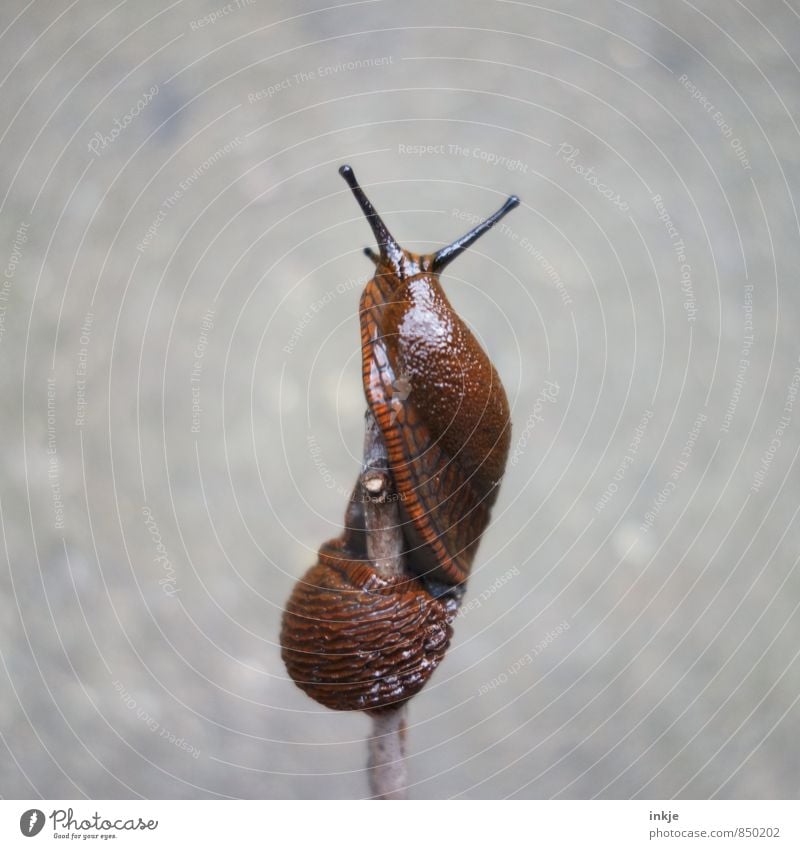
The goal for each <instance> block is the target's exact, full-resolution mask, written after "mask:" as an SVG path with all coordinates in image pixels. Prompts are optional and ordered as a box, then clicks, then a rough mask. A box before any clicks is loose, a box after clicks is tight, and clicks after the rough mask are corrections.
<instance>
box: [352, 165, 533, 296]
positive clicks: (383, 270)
mask: <svg viewBox="0 0 800 849" xmlns="http://www.w3.org/2000/svg"><path fill="white" fill-rule="evenodd" d="M339 173H340V174H341V175H342V177H344V179H345V181H346V182H347V185H348V186H350V189H351V190H352V192H353V194H354V195H355V198H356V201H358V205H359V206H360V207H361V210H362V212H363V213H364V215H365V216H366V217H367V221H369V224H370V227H372V232H373V233H374V234H375V240H376V241H377V242H378V249H379V253H377V254H376V253H375V252H374V251H373V250H372V248H365V249H364V253H365V254H366V255H367V256H368V257H369V258H370V259H371V260H372V261H373V262H374V263H375V266H376V269H377V271H376V273H377V274H381V275H392V276H394V277H396V278H397V279H398V280H402V279H404V278H406V277H412V276H413V275H415V274H420V273H422V272H431V273H433V274H436V275H438V274H440V273H441V271H442V270H443V269H444V268H445V267H446V266H447V265H449V264H450V263H451V262H452V261H453V260H454V259H455V258H456V257H457V256H459V255H460V254H462V253H463V252H464V251H465V250H466V249H467V248H468V247H469V246H470V245H471V244H473V242H475V241H477V240H478V239H479V238H480V237H481V236H482V235H483V234H484V233H486V232H487V231H488V230H490V229H491V228H492V227H493V226H494V225H495V224H497V222H498V221H499V220H500V219H501V218H502V217H503V216H504V215H506V214H507V213H509V212H511V210H512V209H514V208H515V207H517V206H519V198H518V197H517V196H516V195H511V197H509V198H508V200H507V201H506V202H505V203H504V204H503V205H502V206H501V207H500V209H498V210H497V212H495V213H494V214H493V215H490V216H489V217H488V218H487V219H486V220H485V221H482V222H481V223H480V224H478V225H477V226H476V227H474V228H473V229H472V230H470V231H469V233H466V234H465V235H464V236H462V237H461V238H460V239H456V240H455V242H453V243H451V244H449V245H447V246H445V247H443V248H440V249H439V250H438V251H436V252H435V253H432V254H415V253H412V252H411V251H407V250H405V249H404V248H401V247H400V245H399V244H398V243H397V241H395V238H394V236H392V234H391V233H390V232H389V228H388V227H387V226H386V225H385V224H384V222H383V220H382V219H381V217H380V215H378V213H377V212H376V211H375V207H374V206H373V205H372V204H371V203H370V201H369V198H368V197H367V196H366V195H365V194H364V190H363V189H362V188H361V186H360V185H359V184H358V180H356V175H355V174H354V173H353V169H352V168H351V167H350V166H349V165H342V167H341V168H340V169H339Z"/></svg>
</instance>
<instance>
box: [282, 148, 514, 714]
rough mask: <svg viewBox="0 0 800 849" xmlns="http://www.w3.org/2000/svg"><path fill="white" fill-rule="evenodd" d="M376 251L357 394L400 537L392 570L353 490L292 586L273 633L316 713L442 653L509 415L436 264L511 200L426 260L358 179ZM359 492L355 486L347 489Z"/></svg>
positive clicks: (419, 670)
mask: <svg viewBox="0 0 800 849" xmlns="http://www.w3.org/2000/svg"><path fill="white" fill-rule="evenodd" d="M340 173H341V174H342V176H343V177H344V178H345V180H346V181H347V183H348V185H349V186H350V188H351V189H352V191H353V194H354V195H355V197H356V200H357V201H358V203H359V205H360V206H361V209H362V210H363V212H364V214H365V215H366V216H367V219H368V220H369V223H370V225H371V227H372V230H373V233H374V234H375V237H376V239H377V242H378V245H379V249H380V251H379V253H377V254H376V253H374V252H373V251H372V250H370V249H367V250H366V253H367V255H368V256H369V257H370V258H371V259H372V260H373V262H374V263H375V276H374V277H373V278H372V280H370V281H369V283H368V284H367V286H366V288H365V290H364V293H363V295H362V297H361V304H360V321H361V349H362V375H363V383H364V393H365V395H366V399H367V403H368V405H369V408H370V411H371V412H372V415H373V416H374V418H375V420H376V422H377V424H378V427H379V428H380V432H381V436H382V439H383V443H384V445H385V448H386V453H387V454H388V462H389V471H390V472H391V476H392V479H393V482H394V486H395V489H396V494H397V499H398V504H399V508H400V513H401V517H402V533H403V539H404V543H405V551H404V555H405V564H406V566H407V567H408V568H407V572H408V573H407V575H405V576H404V577H397V576H384V575H381V574H379V573H378V572H377V570H376V569H375V567H374V564H373V563H372V562H371V561H370V560H369V558H368V556H367V547H366V543H365V538H366V530H365V527H364V514H363V510H362V509H361V507H360V505H359V504H358V498H357V497H356V494H355V493H354V498H353V500H351V503H350V506H349V508H348V512H347V515H346V517H345V525H346V528H345V530H344V531H343V533H342V534H341V536H339V537H338V538H336V539H334V540H330V541H328V542H326V543H325V544H324V545H323V546H322V547H321V548H320V550H319V554H318V560H317V563H316V564H315V565H314V566H313V567H312V568H311V569H310V570H309V571H308V572H307V573H306V574H305V576H304V577H303V578H302V579H301V580H300V581H298V582H297V584H296V585H295V588H294V591H293V592H292V595H291V597H290V599H289V601H288V603H287V605H286V609H285V611H284V616H283V626H282V631H281V646H282V655H283V659H284V662H285V664H286V666H287V669H288V671H289V674H290V675H291V677H292V678H293V679H294V681H295V683H296V684H297V685H298V686H299V687H300V688H301V689H303V690H304V691H305V692H306V693H307V694H308V695H310V696H311V697H312V698H314V699H316V700H317V701H318V702H320V703H321V704H323V705H326V706H327V707H330V708H334V709H339V710H380V709H383V708H388V707H394V706H396V705H397V704H398V703H401V702H403V701H405V700H407V699H408V698H410V697H411V696H413V695H414V694H415V693H417V692H418V691H419V690H420V689H421V688H422V686H423V685H424V684H425V682H426V681H427V680H428V678H429V677H430V675H431V674H432V673H433V671H434V670H435V669H436V667H437V666H438V664H439V663H440V662H441V660H442V658H443V657H444V654H445V651H446V650H447V647H448V645H449V641H450V637H451V634H452V629H451V624H452V621H453V618H454V616H455V611H456V609H457V606H458V598H459V597H460V596H459V590H458V589H457V588H458V587H459V586H461V585H463V584H464V582H465V581H466V579H467V577H468V575H469V572H470V569H471V566H472V562H473V560H474V557H475V553H476V550H477V547H478V544H479V542H480V538H481V535H482V534H483V531H484V530H485V528H486V526H487V525H488V522H489V516H490V511H491V507H492V505H493V504H494V502H495V500H496V497H497V488H498V485H499V483H500V479H501V478H502V475H503V471H504V469H505V465H506V460H507V457H508V450H509V443H510V434H511V428H510V420H509V409H508V401H507V399H506V394H505V391H504V389H503V386H502V383H501V382H500V379H499V377H498V375H497V372H496V371H495V369H494V366H493V365H492V364H491V362H490V361H489V358H488V356H487V355H486V353H485V352H484V351H483V349H482V348H481V346H480V345H479V344H478V342H477V340H476V339H475V337H474V336H473V334H472V333H471V331H470V330H469V328H468V327H467V326H466V324H465V323H464V322H463V321H462V320H461V318H460V317H459V316H458V314H457V313H456V312H455V310H454V309H453V308H452V306H451V305H450V302H449V301H448V299H447V296H446V295H445V293H444V291H443V290H442V287H441V285H440V283H439V274H440V272H441V271H442V269H443V268H444V267H445V266H446V265H447V264H448V263H449V262H450V261H451V260H453V259H454V258H455V257H457V256H458V255H459V254H460V253H461V252H462V251H464V250H465V249H466V248H467V247H469V245H471V244H472V243H473V242H474V241H475V240H476V239H478V238H479V237H480V236H481V235H482V234H483V233H485V232H486V231H487V230H488V229H489V228H490V227H492V226H493V225H494V224H495V223H496V222H497V221H499V220H500V218H502V217H503V216H504V215H505V214H506V213H507V212H509V211H510V210H511V209H513V208H514V207H515V206H517V205H518V204H519V200H518V199H517V198H516V197H510V198H509V199H508V200H507V201H506V203H505V204H504V205H503V206H502V207H501V208H500V209H499V210H498V211H497V212H496V213H495V214H494V215H492V216H490V217H489V218H487V219H486V220H485V221H484V222H483V223H482V224H479V225H478V226H477V227H475V228H474V229H473V230H472V231H470V232H469V233H468V234H466V235H465V236H464V237H462V238H461V239H459V240H458V241H456V242H454V243H453V244H451V245H448V246H447V247H445V248H442V249H441V250H439V251H437V252H436V253H434V254H424V255H423V254H415V253H411V252H410V251H407V250H404V249H402V248H401V247H400V246H399V245H398V244H397V242H395V240H394V238H393V237H392V236H391V234H390V233H389V231H388V229H387V228H386V226H385V224H384V223H383V221H381V219H380V217H379V216H378V214H377V213H376V212H375V210H374V208H373V207H372V204H371V203H370V202H369V200H368V199H367V197H366V195H365V194H364V192H363V191H362V189H361V187H360V186H359V185H358V183H357V181H356V178H355V175H354V174H353V171H352V169H351V168H350V167H349V166H347V165H345V166H343V167H342V168H341V169H340ZM356 490H357V491H358V485H357V487H356Z"/></svg>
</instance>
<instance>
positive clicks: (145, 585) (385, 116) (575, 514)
mask: <svg viewBox="0 0 800 849" xmlns="http://www.w3.org/2000/svg"><path fill="white" fill-rule="evenodd" d="M0 18H2V19H1V20H0V32H2V37H1V38H0V45H2V50H0V81H1V83H2V86H1V87H0V108H1V109H2V120H0V131H1V132H2V135H1V136H0V172H1V173H2V179H0V190H2V196H1V197H0V201H1V202H2V211H1V212H0V216H1V217H0V231H1V235H2V242H0V245H1V247H0V358H2V368H0V381H1V382H2V398H3V403H2V407H0V416H1V417H2V422H1V423H0V428H1V430H0V432H1V433H2V439H1V440H0V451H2V481H1V482H0V520H1V525H0V527H1V529H2V546H0V560H2V568H1V569H0V660H1V661H2V663H1V664H0V681H2V685H1V686H2V699H0V735H1V736H0V743H1V744H2V745H0V795H2V796H4V797H36V796H40V795H41V796H45V797H82V796H87V797H100V798H114V797H138V796H142V797H248V798H253V797H255V798H258V797H278V798H319V797H343V798H349V797H363V796H365V795H366V794H367V785H366V778H365V774H364V764H365V743H364V738H365V735H366V734H367V733H368V731H369V722H368V719H367V718H366V717H365V716H363V715H361V714H336V713H333V712H330V711H327V710H325V709H323V708H321V707H319V706H317V705H316V704H315V703H313V702H312V701H310V700H309V699H308V698H307V697H306V696H304V695H303V693H301V692H300V691H299V690H298V689H297V688H295V686H294V685H293V684H292V683H291V682H290V681H289V680H287V677H286V674H285V670H284V668H283V665H282V663H281V660H280V655H279V649H278V647H277V645H276V641H277V636H278V629H279V621H280V613H281V609H282V605H283V603H284V601H285V600H286V598H287V596H288V594H289V592H290V590H291V587H292V585H293V583H294V581H295V580H296V579H297V578H298V577H299V576H300V575H301V574H302V573H303V572H304V571H305V569H306V568H307V567H308V566H309V565H310V564H311V563H312V562H313V560H314V557H315V552H316V549H317V547H318V546H319V544H320V543H321V542H323V541H324V540H325V539H328V538H330V537H333V536H336V535H338V533H339V529H340V527H341V523H342V517H343V514H344V508H345V503H346V498H347V494H348V493H349V491H350V487H351V485H352V482H353V481H354V479H355V475H356V474H357V471H358V464H359V459H360V454H361V439H362V427H363V422H362V412H363V408H364V400H363V395H362V391H361V387H360V369H359V337H358V319H357V305H358V297H359V293H360V290H361V287H362V286H363V284H364V282H366V280H367V278H368V275H369V273H370V268H371V264H370V263H369V261H368V260H367V259H366V258H365V257H364V256H363V255H362V254H361V250H362V248H363V247H364V246H365V245H371V244H372V237H371V235H370V232H369V228H368V225H367V223H366V221H365V220H364V219H363V217H362V216H361V214H360V212H359V211H358V209H357V207H356V205H355V203H354V201H353V199H352V197H351V196H350V194H349V191H348V190H347V188H346V186H345V185H344V183H343V181H342V180H341V178H340V177H339V175H338V174H337V168H338V166H339V165H341V164H342V163H344V162H349V163H350V164H351V165H352V166H353V167H354V169H355V171H356V174H357V175H358V177H359V179H360V180H361V182H362V184H363V185H364V186H365V187H366V189H367V191H368V192H369V194H370V196H371V198H372V199H373V201H374V203H375V205H376V207H377V208H378V209H379V211H381V212H382V213H383V215H384V216H385V219H386V221H387V223H388V224H389V226H390V228H391V229H392V230H393V232H394V234H395V235H396V237H397V238H398V240H399V241H400V242H401V243H402V244H404V245H405V246H407V247H409V248H411V249H414V250H424V249H432V248H434V247H438V246H440V245H442V244H444V243H446V242H448V241H450V240H452V239H453V238H455V237H456V236H458V235H461V233H463V232H464V231H466V230H467V229H468V227H469V226H470V224H471V222H472V221H474V220H475V219H476V218H479V217H483V216H485V215H487V214H489V213H490V212H492V211H493V210H494V209H496V208H497V207H498V206H499V205H500V203H501V202H502V200H503V199H504V197H505V196H506V195H508V194H510V193H512V192H514V193H517V194H519V196H520V197H521V198H522V201H523V203H522V206H521V207H520V208H519V209H518V210H516V211H515V212H514V213H513V214H511V215H510V216H509V217H508V218H507V219H506V221H505V224H506V226H505V227H504V228H498V229H497V230H495V231H493V232H492V233H491V234H490V235H488V236H487V237H485V238H484V239H482V240H481V241H480V242H479V243H478V244H477V245H476V246H475V247H474V249H472V250H471V251H469V252H468V254H467V255H465V256H464V257H462V258H461V259H459V261H458V262H456V263H454V264H453V265H452V266H451V267H450V268H449V269H448V271H447V272H446V274H445V276H444V278H443V285H444V286H445V289H446V291H447V292H448V295H449V296H450V297H451V299H452V302H453V303H454V305H455V306H456V308H457V309H458V311H459V312H460V314H461V315H462V316H463V318H464V319H465V320H466V321H467V322H468V323H470V325H471V326H472V327H473V328H474V330H475V332H476V333H477V334H478V336H479V338H480V339H481V341H482V344H483V345H484V346H485V348H486V349H487V350H488V351H489V353H490V356H491V357H492V359H493V361H494V362H495V364H496V366H497V369H498V371H499V373H500V375H501V376H502V379H503V381H504V383H505V386H506V388H507V391H508V395H509V398H510V400H511V403H512V405H513V422H514V436H513V448H512V452H513V453H512V461H511V464H510V465H509V468H508V472H507V475H506V478H505V480H504V483H503V486H502V490H501V495H500V499H499V501H498V503H497V506H496V508H495V513H494V517H493V523H492V526H491V528H490V529H489V531H488V532H487V534H486V536H485V537H484V541H483V544H482V548H481V552H480V555H479V558H478V562H477V564H476V568H475V571H474V573H473V575H472V578H471V581H470V585H469V591H468V594H467V597H466V600H465V608H464V612H463V615H461V616H460V617H459V619H458V621H457V623H456V629H455V638H454V642H453V645H452V646H451V648H450V651H449V654H448V656H447V658H446V661H445V662H444V663H443V664H442V666H441V667H440V668H439V670H438V671H437V672H436V674H435V676H434V677H433V679H432V680H431V682H430V683H429V685H428V686H427V687H426V689H425V690H424V691H423V692H422V693H421V694H420V695H419V696H418V697H417V698H415V699H414V700H413V702H412V704H411V727H410V732H409V747H410V762H409V769H410V776H411V781H412V787H411V789H410V793H411V795H412V797H415V798H444V797H459V796H460V797H469V798H480V797H491V798H498V797H509V796H510V797H535V798H541V797H574V798H589V797H594V796H598V797H603V798H621V797H622V798H627V797H637V796H638V797H642V798H658V797H686V798H689V797H699V798H705V797H711V796H715V797H734V798H735V797H755V798H762V797H779V798H787V797H788V798H793V797H796V796H797V795H798V792H799V791H800V786H799V784H798V773H797V763H798V756H799V755H800V753H799V752H798V747H799V746H800V744H799V743H798V735H797V722H798V718H799V717H800V706H799V705H798V700H800V662H798V649H800V642H799V641H798V625H799V624H800V612H799V611H798V603H799V602H800V592H799V590H800V575H799V574H798V570H797V560H798V542H799V540H800V533H799V532H798V518H797V517H798V509H799V508H800V500H799V499H798V473H797V456H798V450H800V439H799V438H798V425H800V401H799V400H797V399H796V397H795V396H796V394H797V390H798V386H800V370H798V366H800V362H799V361H798V355H799V354H800V341H798V333H797V327H798V300H799V296H798V287H797V269H798V267H800V239H799V238H798V234H799V230H800V228H799V227H798V209H797V207H798V203H797V197H798V190H800V171H799V169H798V164H799V163H798V158H799V157H800V143H799V142H800V138H799V135H800V134H799V133H798V125H797V122H798V118H799V117H800V68H798V63H799V62H800V10H798V6H797V3H796V2H795V0H792V2H784V3H780V2H771V0H745V2H742V3H727V2H698V3H695V4H694V5H691V4H688V3H683V2H674V3H673V2H670V3H668V2H654V1H653V0H634V2H633V3H623V2H612V0H601V1H600V2H593V3H588V2H584V3H580V2H553V3H549V4H545V5H536V4H533V3H528V2H511V0H498V2H477V0H476V2H459V3H455V2H449V3H445V2H442V3H430V2H418V0H408V2H403V3H400V2H398V0H363V1H360V2H350V3H342V4H339V5H336V4H328V3H325V4H323V3H318V2H315V0H309V1H308V2H305V3H303V4H293V3H288V2H278V3H275V2H266V0H251V1H250V2H245V0H240V2H236V0H234V2H232V3H230V4H228V5H225V4H224V3H222V2H221V0H214V2H190V0H183V2H182V1H181V0H178V2H174V3H172V4H163V3H159V2H155V0H152V2H151V0H147V2H136V3H134V2H132V0H128V2H125V0H123V2H99V1H98V0H95V2H92V1H91V0H87V2H73V3H67V2H60V0H59V2H43V0H39V1H38V2H29V3H25V2H23V0H7V2H4V3H3V7H2V12H0Z"/></svg>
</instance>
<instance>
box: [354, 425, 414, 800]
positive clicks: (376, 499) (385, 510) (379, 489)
mask: <svg viewBox="0 0 800 849" xmlns="http://www.w3.org/2000/svg"><path fill="white" fill-rule="evenodd" d="M359 480H360V484H361V496H362V501H363V504H364V525H365V528H366V536H367V556H368V557H369V559H370V560H371V561H372V563H373V564H374V567H375V571H376V572H378V574H380V575H383V576H385V577H402V576H403V575H404V570H405V558H404V555H403V534H402V531H401V529H400V510H399V508H398V504H397V496H396V492H395V488H394V480H393V479H392V474H391V472H390V471H389V458H388V454H387V453H386V446H385V445H384V444H383V438H382V436H381V432H380V428H379V427H378V423H377V422H376V421H375V417H374V416H373V415H372V413H371V412H370V411H367V414H366V430H365V433H364V463H363V466H362V470H361V477H360V479H359ZM406 715H407V709H406V703H405V702H404V703H403V704H401V705H400V706H399V707H396V708H390V709H387V710H382V711H380V712H378V713H372V714H370V716H371V719H372V732H373V733H372V735H371V736H370V738H369V742H368V747H369V756H368V759H367V771H368V774H369V785H370V795H371V796H372V797H373V798H375V799H406V798H408V794H407V786H408V773H407V769H406V760H405V756H406V752H405V737H406Z"/></svg>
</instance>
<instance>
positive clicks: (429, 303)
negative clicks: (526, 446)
mask: <svg viewBox="0 0 800 849" xmlns="http://www.w3.org/2000/svg"><path fill="white" fill-rule="evenodd" d="M406 253H407V252H406ZM408 256H409V258H410V259H409V265H410V266H411V268H415V267H419V266H420V265H422V266H424V264H425V259H426V258H425V257H416V256H415V255H413V254H409V255H408ZM360 315H361V351H362V378H363V383H364V393H365V395H366V398H367V402H368V403H369V406H370V409H371V410H372V413H373V415H374V416H375V418H376V420H377V422H378V424H379V426H380V428H381V432H382V434H383V438H384V442H385V444H386V448H387V451H388V454H389V464H390V467H391V470H392V474H393V477H394V480H395V484H396V486H397V491H398V493H399V495H400V501H399V504H400V509H401V512H402V514H403V517H404V519H405V524H404V527H403V534H404V536H405V538H406V541H407V557H408V561H409V565H410V567H411V569H412V570H413V571H414V572H415V573H416V574H418V575H421V576H426V577H428V578H433V579H435V580H437V581H441V582H443V583H445V584H458V583H461V582H463V581H465V580H466V579H467V577H468V576H469V573H470V570H471V568H472V561H473V560H474V558H475V553H476V551H477V548H478V543H479V542H480V538H481V535H482V534H483V532H484V530H485V529H486V527H487V525H488V524H489V518H490V512H491V508H492V505H493V504H494V502H495V500H496V498H497V492H498V487H499V484H500V479H501V478H502V476H503V472H504V470H505V466H506V460H507V458H508V450H509V443H510V440H511V422H510V416H509V409H508V400H507V398H506V393H505V390H504V388H503V384H502V383H501V382H500V377H499V376H498V374H497V371H496V370H495V368H494V366H493V365H492V363H491V361H490V360H489V357H488V356H487V355H486V352H485V351H484V350H483V348H481V346H480V345H479V344H478V341H477V340H476V339H475V337H474V335H473V334H472V333H471V332H470V330H469V328H468V327H467V326H466V324H464V322H463V321H462V320H461V318H460V317H459V315H458V314H457V313H456V311H455V310H454V309H453V308H452V306H451V305H450V302H449V301H448V299H447V296H446V295H445V293H444V291H443V290H442V288H441V286H440V284H439V278H438V275H437V274H435V273H434V272H432V271H429V272H427V273H422V274H415V275H413V276H411V277H409V278H406V277H404V276H403V273H402V270H401V272H400V274H397V273H394V272H391V273H390V272H389V271H387V270H386V269H385V268H383V265H382V263H379V264H378V268H377V270H376V274H375V276H374V277H373V279H372V280H370V281H369V283H368V284H367V287H366V289H365V290H364V294H363V295H362V298H361V311H360Z"/></svg>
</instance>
